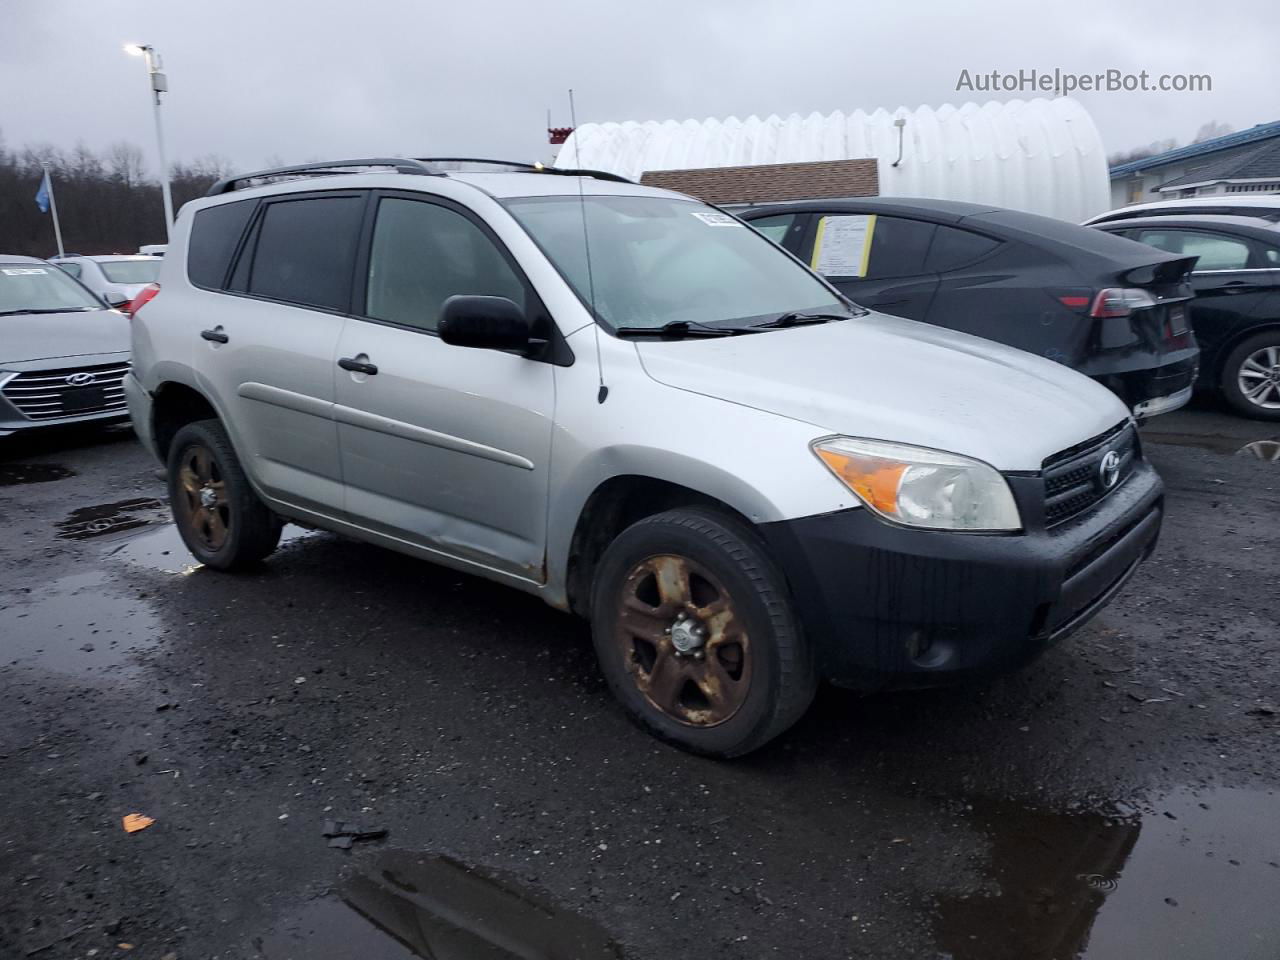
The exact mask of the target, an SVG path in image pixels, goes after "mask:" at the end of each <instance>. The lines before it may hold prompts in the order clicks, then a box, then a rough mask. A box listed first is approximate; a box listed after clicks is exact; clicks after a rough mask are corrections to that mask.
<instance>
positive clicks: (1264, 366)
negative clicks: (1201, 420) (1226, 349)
mask: <svg viewBox="0 0 1280 960" xmlns="http://www.w3.org/2000/svg"><path fill="white" fill-rule="evenodd" d="M1219 386H1220V389H1221V391H1222V397H1223V399H1224V400H1226V401H1227V403H1229V404H1230V405H1231V406H1232V407H1233V408H1234V409H1235V411H1236V412H1237V413H1241V414H1244V416H1246V417H1254V418H1256V419H1258V420H1280V329H1277V330H1264V331H1262V332H1261V333H1259V334H1255V335H1254V336H1252V337H1250V338H1249V339H1248V340H1245V341H1244V342H1243V343H1241V344H1239V345H1238V346H1237V347H1236V348H1235V349H1234V350H1232V351H1231V352H1230V353H1229V354H1227V359H1226V361H1225V362H1224V363H1223V365H1222V379H1221V380H1220V381H1219Z"/></svg>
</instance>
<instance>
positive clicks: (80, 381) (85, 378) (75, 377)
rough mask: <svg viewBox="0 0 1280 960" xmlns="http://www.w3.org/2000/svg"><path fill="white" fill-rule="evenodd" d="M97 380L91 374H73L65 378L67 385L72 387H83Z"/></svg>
mask: <svg viewBox="0 0 1280 960" xmlns="http://www.w3.org/2000/svg"><path fill="white" fill-rule="evenodd" d="M97 379H98V378H97V377H95V376H94V375H93V374H92V373H73V374H71V376H69V377H67V383H69V384H71V386H73V387H83V386H86V385H87V384H90V383H93V381H94V380H97Z"/></svg>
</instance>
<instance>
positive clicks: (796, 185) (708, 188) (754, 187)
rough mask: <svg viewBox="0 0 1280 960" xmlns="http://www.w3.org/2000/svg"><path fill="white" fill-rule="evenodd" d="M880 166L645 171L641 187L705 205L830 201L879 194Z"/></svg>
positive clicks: (848, 163)
mask: <svg viewBox="0 0 1280 960" xmlns="http://www.w3.org/2000/svg"><path fill="white" fill-rule="evenodd" d="M877 164H878V161H877V160H876V159H875V157H867V158H863V159H858V160H818V161H816V162H812V163H765V164H759V165H756V166H745V167H701V168H698V169H693V170H649V171H646V172H645V173H644V174H643V175H642V176H641V177H640V182H641V183H643V184H647V185H649V186H651V187H663V188H665V189H667V190H678V191H679V192H680V193H687V194H689V195H690V196H694V197H697V198H699V199H700V200H706V201H707V202H708V203H769V202H773V201H777V200H819V199H827V198H831V197H874V196H877V195H878V194H879V193H880V177H879V169H878V165H877Z"/></svg>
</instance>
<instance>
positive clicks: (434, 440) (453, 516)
mask: <svg viewBox="0 0 1280 960" xmlns="http://www.w3.org/2000/svg"><path fill="white" fill-rule="evenodd" d="M376 202H377V210H376V216H375V219H374V220H373V223H372V228H371V233H370V238H369V240H368V241H367V257H366V258H365V259H366V262H365V263H364V265H363V266H362V267H361V268H359V275H358V277H357V283H356V291H357V292H356V298H357V303H356V304H355V305H354V307H353V313H355V314H356V315H357V316H356V317H355V318H353V319H349V320H348V321H347V324H346V326H345V327H344V329H343V331H342V336H341V339H340V342H339V345H338V352H337V359H338V360H341V361H345V365H344V366H343V367H338V368H335V374H336V376H337V387H336V400H337V406H336V407H335V417H336V419H337V422H338V436H339V444H340V447H341V451H342V473H343V478H344V481H345V483H346V488H347V491H346V505H347V510H348V512H349V514H350V516H351V519H352V521H353V522H356V523H360V524H363V525H366V526H368V527H369V528H370V529H372V530H374V531H376V532H379V533H383V534H385V535H390V536H393V537H396V538H399V539H402V540H405V541H407V542H409V543H412V544H414V545H417V546H420V547H425V548H427V549H430V550H433V551H437V552H440V553H444V554H447V555H449V556H452V557H457V558H460V559H464V560H469V561H472V562H474V563H478V564H481V565H484V566H486V567H489V568H491V569H496V570H500V571H503V572H505V573H508V574H511V575H514V576H517V577H520V578H522V579H526V580H532V581H535V582H541V581H542V580H543V579H544V573H543V557H544V552H545V533H546V511H547V489H548V488H547V475H548V468H549V459H550V453H551V429H552V423H553V416H554V413H555V383H554V369H555V368H554V367H553V366H552V365H551V364H548V363H544V362H541V361H537V360H529V359H526V358H525V357H523V356H519V355H517V354H514V353H505V352H500V351H495V350H479V349H471V348H465V347H455V346H450V345H448V344H446V343H444V342H442V341H441V340H440V339H439V337H438V336H437V335H436V325H437V322H438V320H439V317H440V309H441V305H442V304H443V303H444V301H445V300H446V299H448V298H449V297H451V296H454V295H470V294H475V295H485V296H498V297H507V298H509V299H511V300H514V301H515V302H516V303H517V304H520V305H521V306H522V307H524V308H525V309H526V310H527V311H534V310H537V309H539V308H538V307H537V305H536V297H535V295H534V294H533V292H532V288H531V287H530V286H529V284H528V283H527V281H526V280H525V278H524V277H523V275H522V274H521V273H520V272H519V271H518V269H517V268H516V267H515V265H514V262H513V261H512V260H511V259H510V257H509V255H508V254H507V252H506V250H505V249H504V248H503V247H502V246H501V245H500V243H499V241H497V239H496V238H495V237H494V236H493V235H492V234H491V233H490V232H489V231H488V230H487V228H485V227H483V226H482V225H481V224H480V222H479V221H478V220H476V219H474V218H473V216H472V215H471V214H469V213H468V212H467V211H465V210H464V209H462V208H461V207H457V206H455V205H453V204H450V203H447V202H445V201H443V200H440V201H436V200H432V199H428V198H424V197H423V195H422V194H420V193H418V194H394V193H387V194H384V195H381V196H380V197H379V198H378V199H377V201H376ZM356 365H359V366H358V367H357V368H356V369H347V368H349V367H356ZM375 370H376V372H373V371H375Z"/></svg>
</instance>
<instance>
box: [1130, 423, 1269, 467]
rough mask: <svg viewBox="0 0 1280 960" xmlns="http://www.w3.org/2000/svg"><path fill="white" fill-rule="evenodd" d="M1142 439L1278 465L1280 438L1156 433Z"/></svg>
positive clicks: (1150, 433)
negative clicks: (1259, 438)
mask: <svg viewBox="0 0 1280 960" xmlns="http://www.w3.org/2000/svg"><path fill="white" fill-rule="evenodd" d="M1142 439H1143V440H1144V441H1146V442H1149V443H1161V444H1169V445H1171V446H1175V447H1200V448H1201V449H1203V450H1212V451H1213V452H1214V453H1222V454H1226V455H1228V456H1237V457H1250V458H1252V459H1254V460H1265V461H1267V462H1270V463H1280V438H1268V439H1262V440H1251V441H1249V442H1247V443H1245V442H1242V441H1241V439H1240V438H1239V437H1224V436H1220V435H1215V434H1204V433H1157V432H1154V431H1152V432H1148V433H1145V434H1143V436H1142Z"/></svg>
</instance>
